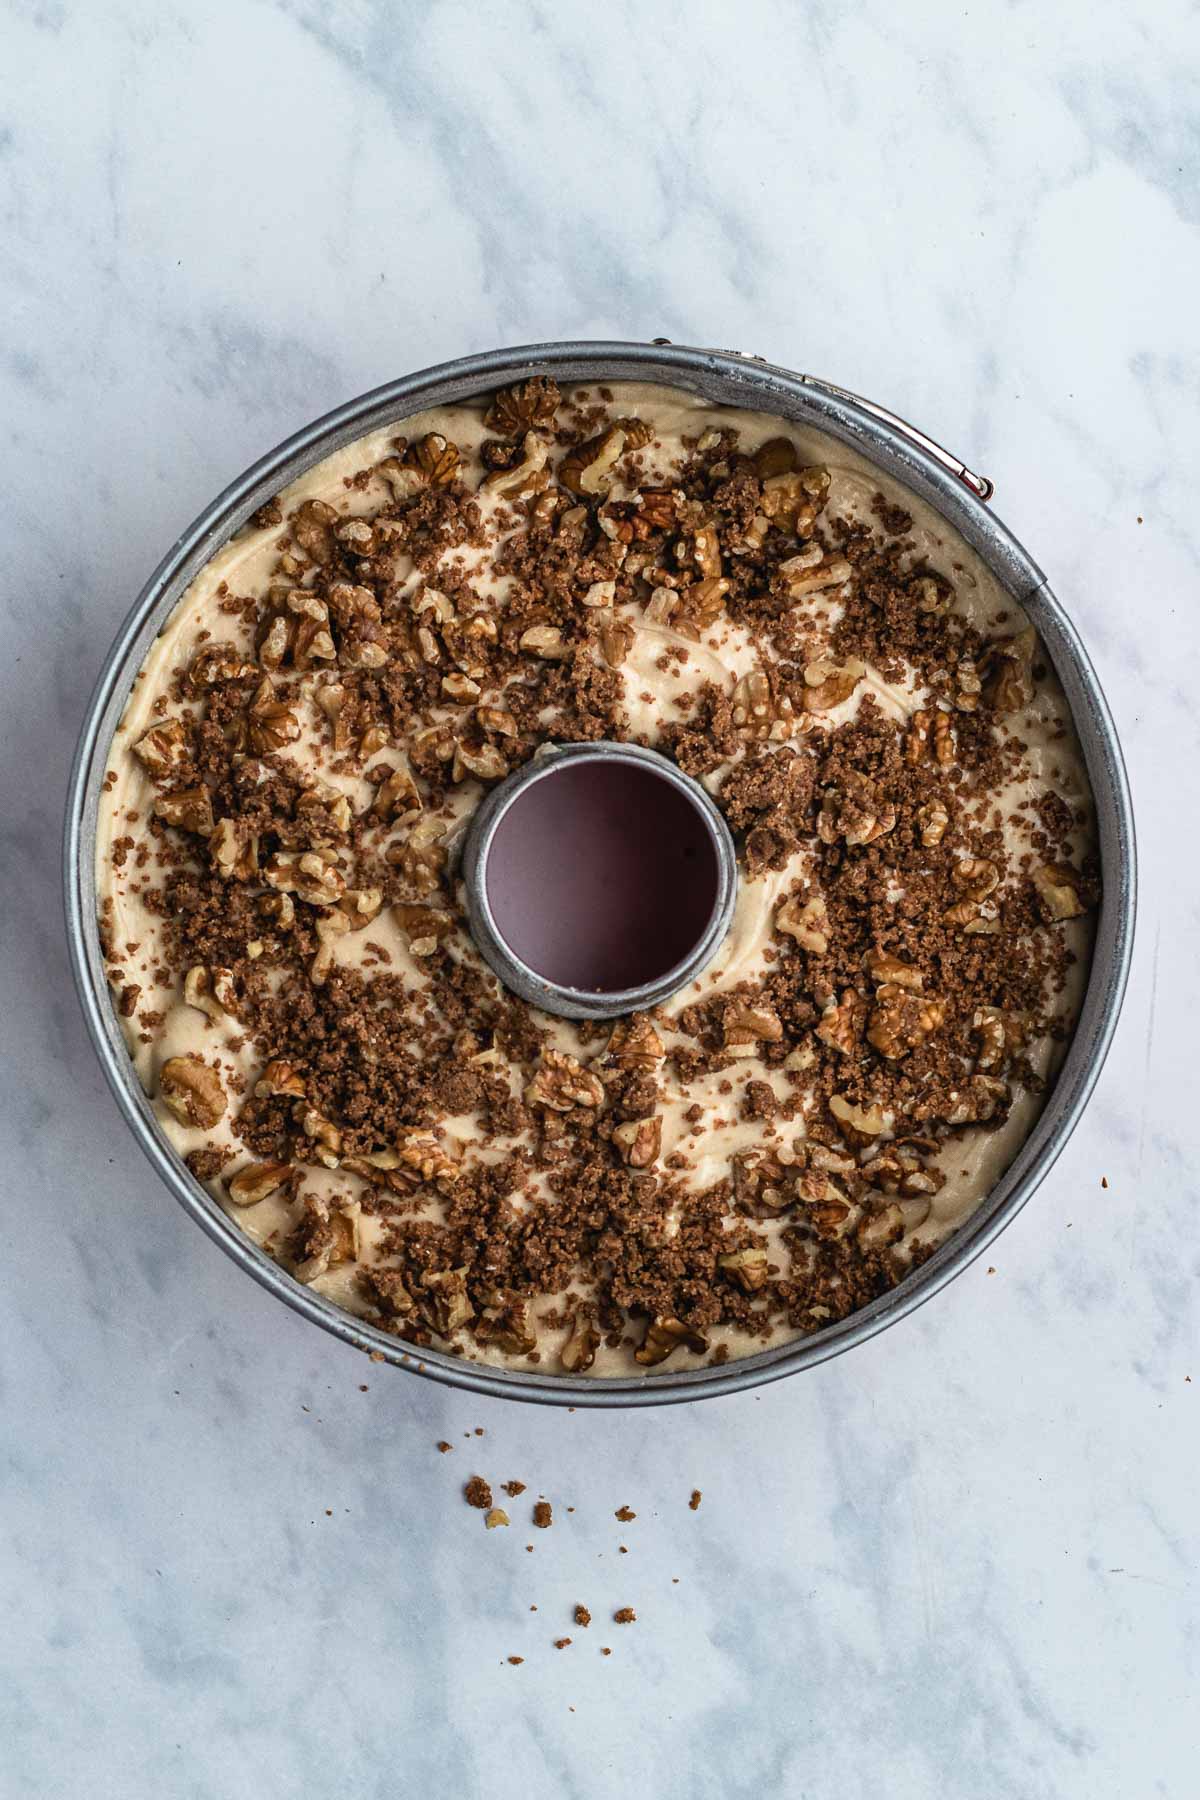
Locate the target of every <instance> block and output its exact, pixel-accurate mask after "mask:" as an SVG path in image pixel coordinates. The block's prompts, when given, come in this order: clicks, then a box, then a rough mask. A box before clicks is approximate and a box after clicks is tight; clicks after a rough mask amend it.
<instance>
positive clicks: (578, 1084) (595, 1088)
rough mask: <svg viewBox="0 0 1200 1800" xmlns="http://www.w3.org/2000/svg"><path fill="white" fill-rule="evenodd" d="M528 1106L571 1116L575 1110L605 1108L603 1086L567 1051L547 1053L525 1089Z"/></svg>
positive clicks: (595, 1076) (539, 1062) (543, 1053)
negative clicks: (577, 1107) (569, 1113)
mask: <svg viewBox="0 0 1200 1800" xmlns="http://www.w3.org/2000/svg"><path fill="white" fill-rule="evenodd" d="M525 1104H526V1105H527V1106H536V1107H544V1108H546V1109H548V1110H549V1111H551V1112H570V1110H571V1108H572V1107H574V1106H588V1107H601V1106H603V1105H604V1083H603V1082H602V1081H601V1080H600V1078H599V1076H597V1075H593V1074H592V1073H591V1071H590V1070H588V1069H585V1068H584V1066H583V1064H582V1063H581V1062H579V1061H578V1060H577V1059H576V1058H575V1057H573V1056H568V1055H567V1054H566V1053H565V1051H561V1050H550V1049H544V1050H543V1051H542V1053H541V1055H540V1057H539V1058H538V1066H537V1069H536V1070H535V1071H534V1075H533V1079H532V1080H531V1081H530V1082H529V1084H528V1086H527V1087H526V1089H525Z"/></svg>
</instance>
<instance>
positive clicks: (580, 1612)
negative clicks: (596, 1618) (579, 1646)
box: [575, 1606, 592, 1626]
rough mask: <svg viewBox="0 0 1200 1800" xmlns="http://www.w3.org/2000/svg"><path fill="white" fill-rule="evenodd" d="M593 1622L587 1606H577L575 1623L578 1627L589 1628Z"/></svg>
mask: <svg viewBox="0 0 1200 1800" xmlns="http://www.w3.org/2000/svg"><path fill="white" fill-rule="evenodd" d="M591 1622H592V1615H591V1613H590V1612H589V1611H588V1609H587V1607H586V1606H577V1607H576V1608H575V1623H576V1624H577V1625H583V1626H588V1625H590V1624H591Z"/></svg>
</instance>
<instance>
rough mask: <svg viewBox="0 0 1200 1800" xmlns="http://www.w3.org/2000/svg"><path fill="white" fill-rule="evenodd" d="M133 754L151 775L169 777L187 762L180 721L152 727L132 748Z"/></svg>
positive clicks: (182, 725)
mask: <svg viewBox="0 0 1200 1800" xmlns="http://www.w3.org/2000/svg"><path fill="white" fill-rule="evenodd" d="M133 754H134V755H135V756H136V757H137V759H138V761H139V762H140V763H142V764H143V765H144V766H145V767H146V768H147V769H148V770H149V771H150V773H151V774H152V775H169V774H170V773H171V771H172V769H177V768H178V767H179V766H180V764H181V763H185V762H186V761H187V755H188V748H187V731H186V728H185V726H184V723H183V720H182V719H164V720H163V722H162V724H161V725H152V726H151V727H150V729H149V731H147V732H144V733H143V734H142V736H141V737H140V738H139V739H138V741H137V743H136V744H135V745H134V746H133Z"/></svg>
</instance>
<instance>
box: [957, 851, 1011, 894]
mask: <svg viewBox="0 0 1200 1800" xmlns="http://www.w3.org/2000/svg"><path fill="white" fill-rule="evenodd" d="M950 874H951V878H952V879H953V881H954V883H955V885H956V886H957V887H960V888H962V889H963V890H964V892H965V894H966V896H967V899H968V900H976V901H979V900H986V899H987V897H988V895H989V894H994V893H995V891H996V889H997V888H998V887H999V885H1000V871H999V869H998V868H997V867H996V865H995V863H994V862H988V861H987V859H986V858H985V857H982V856H961V857H959V859H958V861H957V862H956V863H955V864H954V867H953V868H952V869H951V871H950Z"/></svg>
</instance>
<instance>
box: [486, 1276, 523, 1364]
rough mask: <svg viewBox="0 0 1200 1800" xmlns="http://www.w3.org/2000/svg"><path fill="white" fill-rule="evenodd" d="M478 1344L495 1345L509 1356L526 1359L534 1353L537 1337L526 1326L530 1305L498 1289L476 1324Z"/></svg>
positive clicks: (491, 1296)
mask: <svg viewBox="0 0 1200 1800" xmlns="http://www.w3.org/2000/svg"><path fill="white" fill-rule="evenodd" d="M474 1335H475V1338H476V1340H477V1341H478V1342H479V1343H481V1344H495V1345H496V1347H497V1349H499V1350H503V1351H505V1352H506V1353H507V1354H508V1355H509V1356H529V1355H530V1354H531V1353H532V1352H533V1351H534V1350H536V1349H537V1335H536V1333H535V1332H534V1331H533V1329H532V1327H531V1325H530V1323H529V1302H528V1301H527V1300H521V1299H520V1298H518V1296H517V1295H515V1294H509V1293H506V1292H505V1291H504V1290H503V1289H500V1288H497V1289H496V1290H495V1292H494V1293H492V1294H491V1295H490V1296H489V1297H488V1303H487V1305H486V1306H485V1307H484V1309H483V1311H482V1312H481V1313H480V1315H479V1318H478V1320H477V1321H476V1324H475V1334H474Z"/></svg>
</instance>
